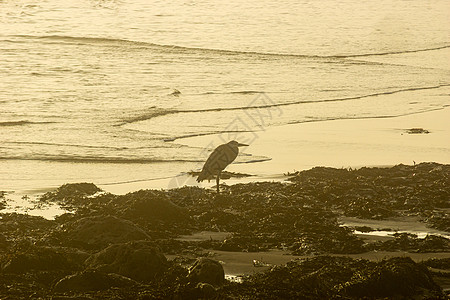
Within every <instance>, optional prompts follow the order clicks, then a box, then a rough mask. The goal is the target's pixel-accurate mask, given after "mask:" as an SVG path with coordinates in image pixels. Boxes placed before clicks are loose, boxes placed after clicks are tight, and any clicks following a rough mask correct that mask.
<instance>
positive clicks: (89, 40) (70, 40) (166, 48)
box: [8, 35, 450, 59]
mask: <svg viewBox="0 0 450 300" xmlns="http://www.w3.org/2000/svg"><path fill="white" fill-rule="evenodd" d="M14 37H18V38H25V39H40V40H45V41H50V42H60V43H66V44H78V45H80V44H81V45H96V44H100V45H102V44H108V45H110V46H114V45H116V46H131V47H139V48H151V49H154V50H160V51H163V52H180V53H181V52H182V53H186V52H198V53H211V54H222V55H257V56H273V57H286V58H289V57H292V58H310V59H345V58H357V57H365V56H380V55H391V54H406V53H414V52H424V51H433V50H440V49H446V48H450V44H445V45H441V46H436V47H429V48H419V49H403V50H396V51H387V52H374V53H362V54H358V53H356V54H343V55H307V54H290V53H271V52H256V51H239V50H225V49H212V48H199V47H185V46H178V45H164V44H156V43H150V42H142V41H133V40H127V39H115V38H101V37H74V36H64V35H49V36H33V35H15V36H14ZM8 41H9V40H8Z"/></svg>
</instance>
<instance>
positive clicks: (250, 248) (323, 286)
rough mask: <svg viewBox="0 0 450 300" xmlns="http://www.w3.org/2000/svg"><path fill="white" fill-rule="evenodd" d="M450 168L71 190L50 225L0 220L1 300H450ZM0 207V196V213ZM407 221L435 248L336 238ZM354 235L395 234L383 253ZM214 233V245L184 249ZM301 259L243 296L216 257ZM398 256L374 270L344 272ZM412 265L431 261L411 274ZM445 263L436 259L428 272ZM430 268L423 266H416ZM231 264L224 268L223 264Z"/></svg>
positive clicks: (411, 237)
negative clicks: (374, 224)
mask: <svg viewBox="0 0 450 300" xmlns="http://www.w3.org/2000/svg"><path fill="white" fill-rule="evenodd" d="M449 182H450V165H442V164H437V163H422V164H418V165H415V166H405V165H398V166H394V167H391V168H361V169H357V170H349V169H334V168H325V167H316V168H313V169H311V170H307V171H303V172H297V173H294V174H290V179H289V181H288V182H286V183H270V182H264V183H249V184H237V185H233V186H223V187H222V191H223V192H222V193H221V194H220V195H217V194H216V193H215V192H213V191H211V190H206V189H201V188H195V187H183V188H178V189H172V190H168V191H165V190H140V191H137V192H133V193H129V194H126V195H114V194H110V193H105V192H103V191H102V190H100V189H99V188H98V187H97V186H95V185H94V184H90V183H80V184H67V185H63V186H61V187H60V188H58V189H57V190H56V191H54V192H49V193H46V194H44V195H43V196H42V197H40V201H39V203H37V204H36V205H39V206H45V205H48V204H53V203H57V204H58V205H60V206H61V207H64V208H65V209H67V210H68V211H70V213H66V214H63V215H61V216H58V217H56V218H55V220H46V219H44V218H42V217H33V216H29V215H23V214H16V213H8V214H6V213H1V210H0V298H1V299H25V298H27V299H29V298H32V299H161V298H163V299H164V298H169V299H198V298H207V299H333V298H334V299H361V298H367V299H383V298H395V297H396V298H398V299H402V298H405V299H411V298H413V299H446V297H447V296H448V288H449V287H450V265H449V264H450V239H448V238H447V237H448V236H449V235H450V227H449V226H450V187H449ZM7 203H8V195H7V194H6V193H0V209H2V208H3V207H5V206H6V205H7ZM341 217H353V218H358V219H362V220H390V219H393V218H416V219H418V220H420V222H423V223H424V224H426V225H427V226H428V227H429V228H430V229H435V230H439V231H440V232H442V233H444V234H441V235H433V234H430V235H427V236H426V237H423V238H420V237H418V236H417V235H415V234H414V233H408V232H396V228H371V227H369V226H360V227H357V228H356V227H348V226H343V224H341V222H340V221H339V219H340V218H341ZM355 230H357V231H358V232H368V233H370V232H376V231H377V230H385V231H391V232H392V235H391V236H389V238H386V239H378V240H377V239H367V238H365V237H364V236H362V235H359V234H356V233H355ZM198 232H223V233H226V235H225V236H226V237H225V238H220V239H213V238H210V239H200V240H189V239H182V238H180V236H189V235H192V234H195V233H198ZM274 249H277V250H280V251H283V252H284V253H286V254H291V255H296V256H299V258H298V259H295V260H293V261H291V262H288V263H287V264H285V265H274V266H270V267H269V266H267V265H266V264H264V262H261V261H254V262H253V263H254V264H255V266H257V265H258V264H261V265H264V266H266V268H264V271H261V272H257V273H255V274H249V275H247V276H243V277H241V278H240V280H239V281H238V282H236V281H229V280H226V279H225V272H224V269H223V263H224V262H219V261H218V260H217V259H215V258H214V251H227V252H230V253H231V254H232V253H240V252H252V253H260V252H267V251H273V250H274ZM375 251H392V252H400V251H401V252H404V253H405V255H403V257H396V258H386V259H383V260H379V261H371V260H368V259H362V258H360V259H357V258H351V257H349V256H350V255H353V254H364V253H370V252H375ZM408 253H415V254H417V253H424V254H427V256H426V258H427V259H423V261H420V262H417V260H416V261H414V260H412V259H411V258H410V257H408ZM434 254H440V256H439V258H433V255H434ZM424 257H425V256H424ZM225 263H226V262H225Z"/></svg>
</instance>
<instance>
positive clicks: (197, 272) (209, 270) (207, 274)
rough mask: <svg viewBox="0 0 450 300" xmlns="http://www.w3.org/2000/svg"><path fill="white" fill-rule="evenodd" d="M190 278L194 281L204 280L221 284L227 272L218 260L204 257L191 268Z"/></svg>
mask: <svg viewBox="0 0 450 300" xmlns="http://www.w3.org/2000/svg"><path fill="white" fill-rule="evenodd" d="M188 278H189V281H190V282H192V283H200V282H202V283H209V284H212V285H213V286H221V285H222V284H223V283H224V282H225V272H224V270H223V267H222V265H221V264H220V263H219V262H218V261H215V260H213V259H209V258H204V257H202V258H199V259H197V261H196V262H195V263H194V265H193V266H192V267H190V268H189V275H188Z"/></svg>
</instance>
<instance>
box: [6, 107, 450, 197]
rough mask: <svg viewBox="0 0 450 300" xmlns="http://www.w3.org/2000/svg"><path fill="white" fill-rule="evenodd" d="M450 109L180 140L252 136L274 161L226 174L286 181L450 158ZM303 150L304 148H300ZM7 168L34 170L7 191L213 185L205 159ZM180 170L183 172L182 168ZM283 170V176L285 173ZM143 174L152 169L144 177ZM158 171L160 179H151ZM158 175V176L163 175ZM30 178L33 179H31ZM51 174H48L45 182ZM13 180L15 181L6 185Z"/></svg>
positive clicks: (259, 151)
mask: <svg viewBox="0 0 450 300" xmlns="http://www.w3.org/2000/svg"><path fill="white" fill-rule="evenodd" d="M449 119H450V108H449V107H446V108H443V109H438V110H433V111H427V112H423V113H415V114H411V115H405V116H400V117H385V118H368V119H345V120H328V121H319V122H308V123H298V124H289V125H280V126H274V127H270V128H267V130H265V131H259V132H253V133H239V134H235V135H234V136H231V135H230V136H224V135H223V134H215V135H208V136H197V137H189V138H182V139H179V140H177V141H176V143H178V144H181V145H188V146H196V147H199V146H204V147H206V146H207V145H211V143H212V145H219V144H220V143H223V139H224V137H227V138H229V139H236V140H241V141H242V142H245V141H248V140H250V139H253V142H252V143H251V145H250V146H249V147H246V148H243V149H242V152H243V153H245V154H250V155H254V156H265V157H270V160H268V161H263V162H254V163H233V164H231V165H229V166H228V167H227V169H226V170H227V171H231V172H241V173H250V174H253V175H254V176H251V177H247V178H239V179H227V180H223V181H222V183H225V184H227V185H232V184H236V183H249V182H256V181H283V180H285V179H286V178H287V177H286V176H285V175H284V174H285V173H287V172H293V171H302V170H306V169H309V168H312V167H315V166H327V167H336V168H360V167H378V166H393V165H396V164H400V163H402V164H406V165H412V164H414V162H415V163H420V162H427V161H434V162H438V163H443V164H448V163H450V145H448V143H446V142H445V141H448V140H450V128H449V127H448V126H446V120H449ZM411 128H423V129H424V130H428V131H429V132H430V133H428V134H408V133H406V130H407V129H411ZM299 149H300V150H299ZM3 163H4V166H3V167H5V168H13V167H16V166H18V167H17V169H18V171H19V172H24V173H25V174H27V178H26V179H22V180H17V181H15V182H13V183H12V182H11V184H10V185H8V184H6V188H5V187H2V189H3V190H10V191H11V190H12V191H14V193H15V194H17V195H20V196H23V195H36V194H41V193H43V192H47V191H51V190H53V189H55V188H57V187H58V186H60V185H62V184H65V183H75V182H93V183H95V184H96V185H98V186H99V187H101V188H102V189H104V190H105V191H108V192H111V193H114V194H126V193H128V192H133V191H137V190H140V189H171V188H176V187H181V186H184V185H187V186H200V187H213V186H214V182H211V183H208V182H203V183H201V184H198V183H197V182H196V181H195V180H194V178H192V177H191V176H189V175H187V174H186V172H188V171H191V170H195V169H200V168H201V167H202V165H203V163H184V164H182V163H154V164H129V165H123V164H91V163H90V164H87V163H86V164H80V163H48V162H27V161H23V162H20V163H17V162H16V161H15V162H3ZM42 168H49V169H50V170H51V171H49V172H51V173H49V174H45V175H44V176H43V178H44V179H40V178H35V177H32V176H33V175H32V174H29V173H30V171H29V169H42ZM67 168H70V169H72V170H73V172H72V173H73V174H70V177H71V178H58V176H57V175H56V174H58V173H63V171H62V170H67ZM180 171H181V173H180ZM280 172H282V173H280ZM142 174H148V175H149V176H147V178H142V177H143V176H142ZM152 174H153V176H152ZM158 175H159V176H158ZM30 176H31V177H30ZM45 176H47V177H48V178H49V179H45ZM7 183H8V182H7Z"/></svg>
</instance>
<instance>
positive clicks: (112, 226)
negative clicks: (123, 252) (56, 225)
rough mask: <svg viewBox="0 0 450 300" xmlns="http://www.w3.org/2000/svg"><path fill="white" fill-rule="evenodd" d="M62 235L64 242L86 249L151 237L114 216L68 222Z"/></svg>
mask: <svg viewBox="0 0 450 300" xmlns="http://www.w3.org/2000/svg"><path fill="white" fill-rule="evenodd" d="M62 236H63V242H64V243H67V244H69V245H72V246H81V247H84V248H86V249H99V248H104V247H106V246H108V245H110V244H117V243H125V242H129V241H134V240H146V239H149V236H148V235H147V234H146V233H145V232H144V231H143V230H142V229H141V228H139V227H138V226H136V225H135V224H133V223H132V222H130V221H128V220H124V219H120V218H117V217H114V216H94V217H86V218H82V219H79V220H77V221H74V222H73V223H70V224H68V225H67V226H66V228H65V230H64V232H63V234H62Z"/></svg>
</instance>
